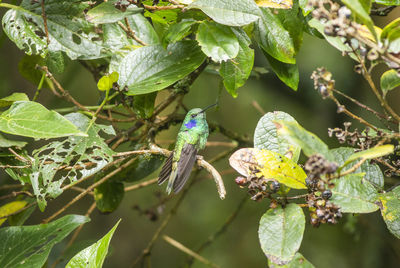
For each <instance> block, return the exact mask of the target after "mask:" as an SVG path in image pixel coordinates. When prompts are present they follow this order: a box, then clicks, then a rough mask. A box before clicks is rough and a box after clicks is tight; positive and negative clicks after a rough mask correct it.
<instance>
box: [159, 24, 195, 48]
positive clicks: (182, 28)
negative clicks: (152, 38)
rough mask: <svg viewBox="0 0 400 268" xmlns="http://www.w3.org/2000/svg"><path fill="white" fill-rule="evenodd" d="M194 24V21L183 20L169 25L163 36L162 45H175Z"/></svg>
mask: <svg viewBox="0 0 400 268" xmlns="http://www.w3.org/2000/svg"><path fill="white" fill-rule="evenodd" d="M195 23H197V22H196V21H195V20H183V21H181V22H179V23H176V24H173V25H171V26H170V27H169V28H168V30H167V32H166V33H165V35H164V36H163V42H162V43H163V45H164V46H167V45H168V44H170V43H175V42H178V41H180V40H182V39H183V38H185V37H186V36H187V35H188V34H189V33H190V29H191V28H192V25H193V24H195Z"/></svg>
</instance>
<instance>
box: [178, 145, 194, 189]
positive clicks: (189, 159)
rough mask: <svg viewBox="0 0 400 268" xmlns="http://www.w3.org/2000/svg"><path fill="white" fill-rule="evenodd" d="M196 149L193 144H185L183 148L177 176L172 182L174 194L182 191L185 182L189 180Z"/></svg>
mask: <svg viewBox="0 0 400 268" xmlns="http://www.w3.org/2000/svg"><path fill="white" fill-rule="evenodd" d="M196 155H197V149H196V147H195V145H194V144H190V143H186V144H185V145H184V146H183V149H182V152H181V156H180V159H179V162H178V175H177V176H176V179H175V181H174V185H173V189H174V193H178V192H179V191H180V190H182V188H183V186H184V185H185V183H186V181H187V180H188V179H189V176H190V173H191V172H192V168H193V165H194V162H195V161H196Z"/></svg>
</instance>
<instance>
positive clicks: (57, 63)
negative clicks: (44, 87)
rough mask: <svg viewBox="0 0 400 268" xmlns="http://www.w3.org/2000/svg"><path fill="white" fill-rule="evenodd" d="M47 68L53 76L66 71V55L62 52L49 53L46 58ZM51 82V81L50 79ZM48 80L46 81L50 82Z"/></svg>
mask: <svg viewBox="0 0 400 268" xmlns="http://www.w3.org/2000/svg"><path fill="white" fill-rule="evenodd" d="M45 61H46V64H45V65H46V66H47V67H48V68H49V70H50V72H51V73H53V74H61V73H63V72H64V69H65V60H64V55H63V53H62V52H61V51H55V52H53V51H49V53H48V54H47V57H46V60H45ZM46 78H47V77H46ZM48 80H49V79H48ZM48 80H46V81H47V82H48Z"/></svg>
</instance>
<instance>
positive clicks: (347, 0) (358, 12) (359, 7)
mask: <svg viewBox="0 0 400 268" xmlns="http://www.w3.org/2000/svg"><path fill="white" fill-rule="evenodd" d="M342 2H343V3H344V4H345V5H346V6H347V7H348V8H349V9H350V10H351V11H352V13H353V14H354V15H355V17H356V18H358V19H360V20H361V21H362V22H363V23H364V24H365V25H367V27H368V28H369V30H370V31H371V33H372V34H373V35H374V37H375V39H377V35H376V32H375V29H374V22H373V21H372V19H371V17H370V16H369V10H370V8H371V1H369V0H368V1H366V0H342Z"/></svg>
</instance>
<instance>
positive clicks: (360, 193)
mask: <svg viewBox="0 0 400 268" xmlns="http://www.w3.org/2000/svg"><path fill="white" fill-rule="evenodd" d="M333 183H334V184H335V187H334V188H332V189H331V191H332V197H331V199H330V200H331V201H332V203H334V204H336V205H338V206H340V211H341V212H344V213H371V212H374V211H376V210H378V209H379V207H378V206H377V205H376V204H375V203H376V202H377V201H378V192H377V190H376V189H375V187H374V186H372V184H371V183H370V182H369V181H367V180H366V179H364V178H363V176H360V175H357V174H351V175H347V176H345V177H343V178H339V179H335V180H334V181H333Z"/></svg>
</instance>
